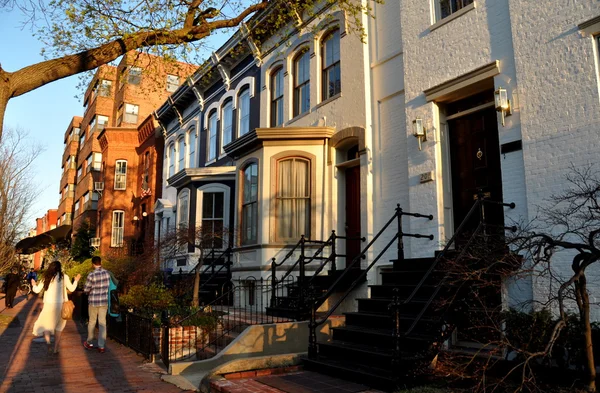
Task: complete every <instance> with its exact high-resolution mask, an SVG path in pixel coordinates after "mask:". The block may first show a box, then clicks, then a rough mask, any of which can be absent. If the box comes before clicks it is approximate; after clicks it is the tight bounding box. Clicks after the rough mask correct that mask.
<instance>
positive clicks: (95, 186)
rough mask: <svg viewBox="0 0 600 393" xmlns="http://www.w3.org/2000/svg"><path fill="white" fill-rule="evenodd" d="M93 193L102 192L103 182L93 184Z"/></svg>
mask: <svg viewBox="0 0 600 393" xmlns="http://www.w3.org/2000/svg"><path fill="white" fill-rule="evenodd" d="M94 191H104V182H103V181H96V182H94Z"/></svg>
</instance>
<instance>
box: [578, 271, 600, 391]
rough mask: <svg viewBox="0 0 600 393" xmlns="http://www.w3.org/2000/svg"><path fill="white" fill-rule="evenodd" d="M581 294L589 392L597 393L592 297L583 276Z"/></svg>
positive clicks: (580, 284) (580, 283)
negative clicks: (591, 320)
mask: <svg viewBox="0 0 600 393" xmlns="http://www.w3.org/2000/svg"><path fill="white" fill-rule="evenodd" d="M578 287H579V288H578V290H579V294H580V296H581V300H582V305H583V310H581V311H582V313H581V314H582V315H583V319H582V321H581V322H582V323H583V334H584V338H585V358H586V359H585V360H586V367H587V369H588V385H587V391H588V392H596V365H595V364H594V347H593V343H592V325H591V324H590V297H589V295H588V293H587V288H586V287H587V285H586V278H585V276H582V277H581V279H580V282H579V285H578Z"/></svg>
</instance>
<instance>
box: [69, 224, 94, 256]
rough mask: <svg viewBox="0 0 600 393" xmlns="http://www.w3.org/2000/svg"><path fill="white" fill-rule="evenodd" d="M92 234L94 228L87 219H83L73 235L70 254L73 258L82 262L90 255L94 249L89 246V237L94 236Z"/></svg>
mask: <svg viewBox="0 0 600 393" xmlns="http://www.w3.org/2000/svg"><path fill="white" fill-rule="evenodd" d="M94 234H95V230H94V228H92V226H91V225H90V222H89V221H88V220H85V221H84V222H83V223H82V224H81V226H80V227H79V229H78V230H77V233H76V234H75V236H73V238H74V239H73V244H72V245H71V256H72V257H73V259H74V260H76V261H77V262H83V261H84V260H86V259H88V258H91V257H92V254H93V253H94V249H93V248H92V247H90V239H91V238H93V237H94Z"/></svg>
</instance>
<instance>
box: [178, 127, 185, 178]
mask: <svg viewBox="0 0 600 393" xmlns="http://www.w3.org/2000/svg"><path fill="white" fill-rule="evenodd" d="M176 149H177V170H176V171H177V172H180V171H182V170H183V169H184V168H185V150H186V149H185V138H184V137H183V135H182V136H181V137H179V139H177V144H176Z"/></svg>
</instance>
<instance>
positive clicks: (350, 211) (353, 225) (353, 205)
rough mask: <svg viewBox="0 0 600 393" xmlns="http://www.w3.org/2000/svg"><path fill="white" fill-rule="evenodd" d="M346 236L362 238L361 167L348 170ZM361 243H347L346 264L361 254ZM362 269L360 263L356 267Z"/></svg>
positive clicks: (353, 241) (352, 241)
mask: <svg viewBox="0 0 600 393" xmlns="http://www.w3.org/2000/svg"><path fill="white" fill-rule="evenodd" d="M346 236H348V237H352V238H359V237H360V167H359V166H355V167H352V168H348V169H346ZM360 246H361V242H360V240H359V239H352V240H351V239H348V240H347V241H346V264H347V265H349V264H350V262H352V260H353V259H354V258H355V257H356V256H357V255H358V254H360V251H361V250H360ZM355 267H356V268H359V267H360V263H357V264H356V265H355Z"/></svg>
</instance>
